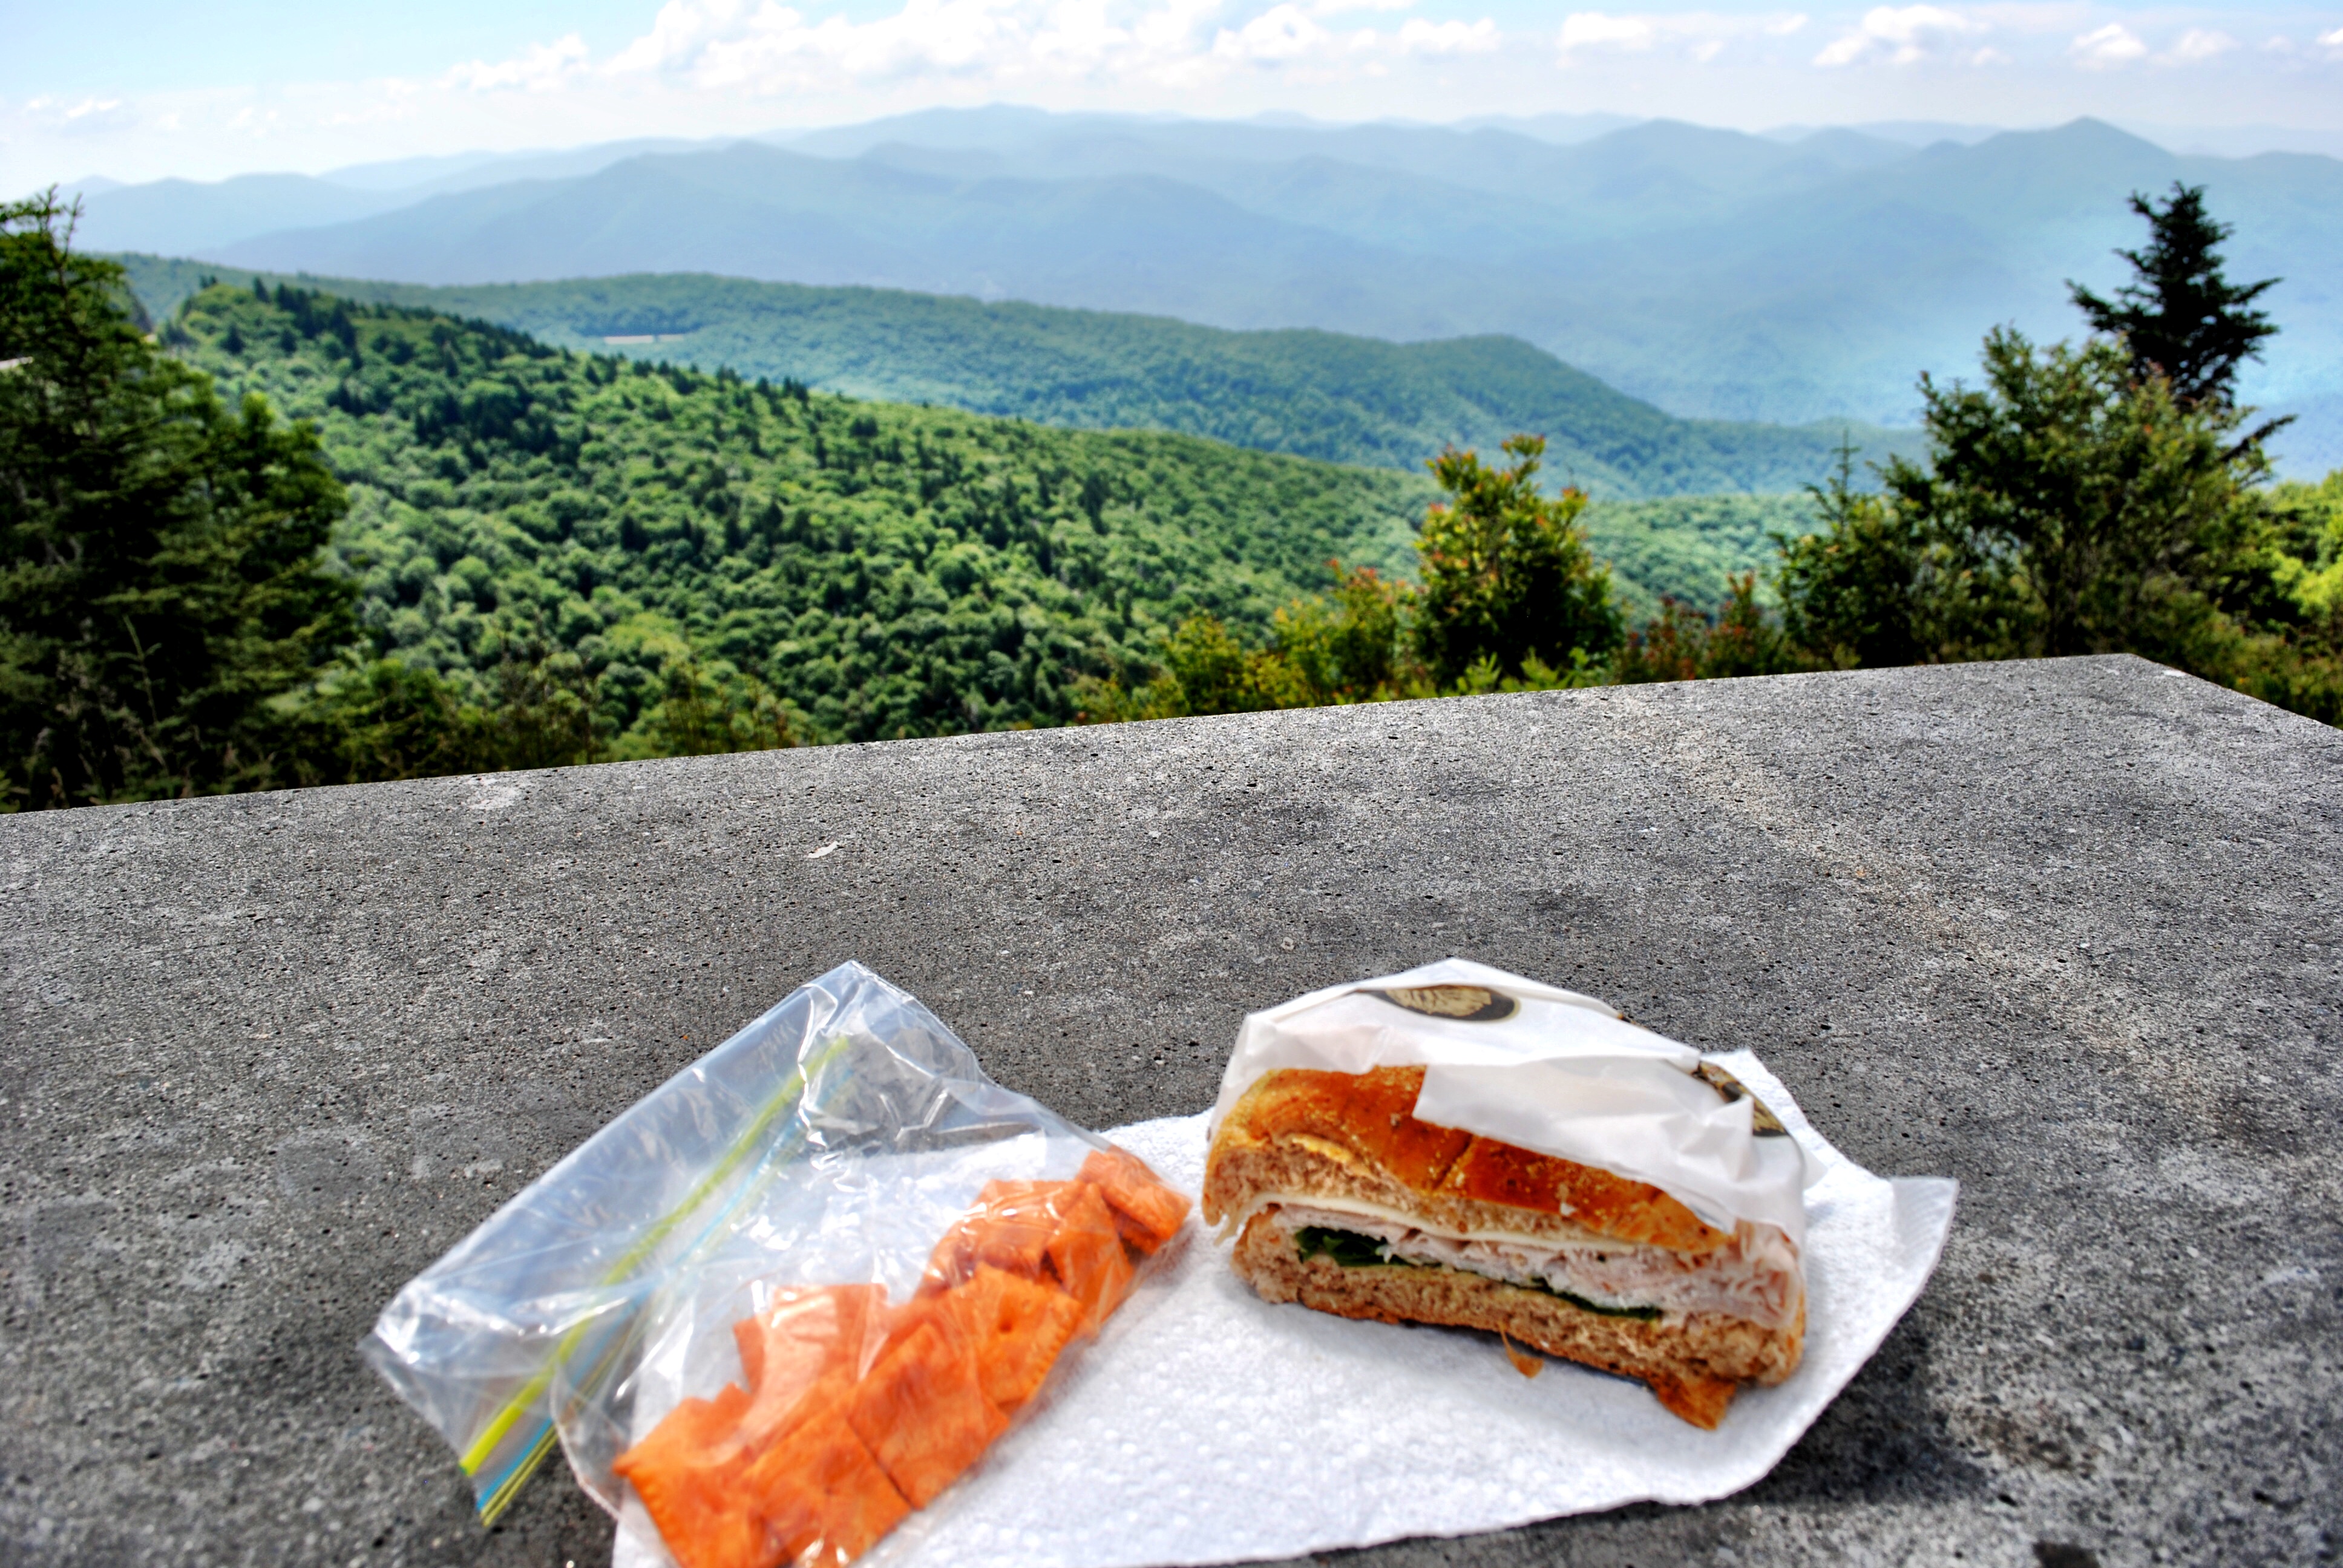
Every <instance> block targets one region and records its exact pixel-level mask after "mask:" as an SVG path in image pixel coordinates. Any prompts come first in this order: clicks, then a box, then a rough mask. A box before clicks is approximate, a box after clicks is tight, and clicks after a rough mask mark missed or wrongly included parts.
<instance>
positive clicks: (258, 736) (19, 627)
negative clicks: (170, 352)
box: [0, 192, 353, 808]
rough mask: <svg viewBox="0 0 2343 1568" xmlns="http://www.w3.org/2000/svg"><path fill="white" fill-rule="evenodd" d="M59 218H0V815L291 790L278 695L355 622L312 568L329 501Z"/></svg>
mask: <svg viewBox="0 0 2343 1568" xmlns="http://www.w3.org/2000/svg"><path fill="white" fill-rule="evenodd" d="M76 216H77V211H76V209H69V208H66V207H63V206H59V205H58V203H57V201H56V199H55V193H54V192H52V193H50V194H49V195H46V196H36V197H34V198H32V199H31V200H28V201H22V202H16V203H12V204H8V205H5V206H0V365H5V369H0V748H5V749H0V806H5V807H8V808H15V807H23V806H77V805H86V804H91V803H95V802H98V801H104V800H113V799H137V798H144V797H153V796H158V795H177V794H188V793H204V792H209V791H213V790H219V789H251V788H258V787H265V786H266V785H268V784H270V783H274V782H281V781H285V780H286V779H288V778H289V777H291V776H293V774H294V773H295V772H296V771H297V769H295V767H294V762H295V758H294V755H293V754H294V752H295V751H296V750H297V749H298V744H299V740H298V736H299V731H300V727H299V726H298V725H297V723H295V722H294V721H293V719H292V718H291V716H290V715H288V714H287V712H286V711H285V710H284V709H283V707H282V705H281V704H279V703H278V701H277V699H280V698H283V697H285V696H287V694H290V693H294V692H297V691H299V690H302V689H306V688H307V686H308V685H309V684H310V683H311V681H312V679H313V678H314V676H315V673H316V671H317V669H318V668H320V667H321V666H323V665H324V664H325V663H326V662H327V661H328V660H329V659H331V658H333V657H334V655H335V654H336V653H337V650H338V649H339V648H340V647H341V646H342V645H343V644H344V643H345V642H347V640H348V638H349V637H350V635H351V632H352V629H353V628H352V623H351V618H350V610H349V605H350V599H351V597H352V589H351V587H350V585H349V584H347V583H346V582H344V581H342V580H341V579H339V578H335V577H332V576H330V575H328V574H327V572H326V571H324V570H323V569H322V568H321V566H320V564H319V551H320V548H321V547H322V546H323V545H324V543H325V541H326V537H327V531H328V530H329V529H330V528H331V527H332V526H333V523H334V521H335V520H336V519H337V518H338V517H339V516H340V515H341V513H342V510H343V506H344V501H343V495H342V488H341V487H340V485H339V484H338V483H337V482H336V480H335V479H334V477H333V475H332V474H331V473H330V472H329V471H327V467H326V466H325V464H324V462H323V461H322V460H321V459H320V457H319V456H318V453H317V439H316V437H315V435H314V434H313V433H312V432H311V430H310V429H309V428H308V427H307V426H293V427H286V426H283V425H281V424H279V423H278V422H277V419H276V417H275V416H274V415H273V414H271V413H270V411H269V408H268V406H267V404H266V402H264V401H263V400H262V399H260V398H259V397H246V399H245V400H244V402H243V405H242V407H240V408H239V409H237V410H236V411H233V412H231V411H230V410H229V409H227V408H226V407H225V406H224V405H223V404H222V403H221V401H220V399H219V397H217V396H216V394H215V393H214V392H213V390H212V387H211V383H210V382H209V381H208V380H207V379H206V378H205V377H203V376H201V375H198V374H197V373H196V372H195V371H193V370H190V369H188V368H187V367H185V366H183V365H181V364H179V363H178V362H177V361H176V360H175V359H172V358H170V357H167V356H166V355H164V354H163V353H161V352H160V351H159V350H158V349H157V348H156V347H155V346H154V345H153V344H152V343H151V342H150V341H149V340H148V339H147V338H146V337H145V336H144V335H143V333H142V331H141V323H140V320H139V319H138V318H137V317H134V315H133V314H132V312H131V310H130V309H129V308H128V307H126V304H125V299H126V291H125V289H124V287H123V279H122V270H121V268H120V267H118V266H115V265H114V264H113V263H111V262H106V261H103V260H99V259H97V258H95V257H92V256H85V255H82V254H79V253H77V252H75V250H74V249H73V248H72V234H73V224H74V221H75V217H76Z"/></svg>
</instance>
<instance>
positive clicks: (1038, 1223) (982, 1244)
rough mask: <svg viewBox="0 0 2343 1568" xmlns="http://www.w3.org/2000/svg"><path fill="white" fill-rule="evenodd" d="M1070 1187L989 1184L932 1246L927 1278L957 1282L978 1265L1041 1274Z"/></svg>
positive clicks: (1061, 1184) (1042, 1183)
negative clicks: (1044, 1257)
mask: <svg viewBox="0 0 2343 1568" xmlns="http://www.w3.org/2000/svg"><path fill="white" fill-rule="evenodd" d="M1074 1187H1075V1184H1074V1183H1073V1182H1071V1181H988V1182H986V1183H985V1184H984V1191H982V1192H981V1193H980V1194H979V1195H978V1198H977V1202H976V1207H975V1208H973V1209H971V1210H970V1211H968V1212H967V1213H966V1214H964V1215H962V1216H961V1217H960V1221H959V1222H958V1223H957V1224H955V1225H953V1227H952V1228H951V1229H950V1231H947V1232H945V1234H944V1239H943V1240H942V1241H939V1242H937V1243H936V1251H935V1256H934V1260H933V1261H932V1262H931V1263H930V1267H929V1275H930V1278H931V1279H934V1280H937V1281H939V1282H941V1283H943V1284H946V1285H952V1284H957V1283H959V1282H960V1281H962V1280H964V1279H966V1278H968V1276H969V1275H970V1273H971V1272H973V1271H975V1269H976V1266H977V1265H978V1264H980V1263H990V1264H991V1265H992V1266H993V1267H994V1268H996V1269H1006V1270H1008V1271H1010V1272H1011V1273H1015V1274H1025V1275H1029V1276H1030V1275H1033V1274H1038V1273H1040V1272H1041V1256H1042V1251H1043V1249H1045V1248H1046V1247H1048V1246H1049V1244H1050V1238H1051V1236H1053V1235H1055V1234H1056V1233H1057V1230H1058V1225H1059V1223H1060V1221H1061V1219H1062V1218H1063V1216H1064V1213H1065V1210H1066V1205H1067V1203H1068V1202H1069V1201H1071V1198H1072V1196H1073V1192H1074Z"/></svg>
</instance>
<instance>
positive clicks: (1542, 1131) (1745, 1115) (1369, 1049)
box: [1212, 959, 1817, 1242]
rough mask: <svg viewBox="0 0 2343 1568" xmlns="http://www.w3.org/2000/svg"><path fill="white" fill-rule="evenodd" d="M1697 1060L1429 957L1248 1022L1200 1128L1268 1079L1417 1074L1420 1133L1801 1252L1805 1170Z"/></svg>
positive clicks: (1579, 1004) (1643, 1033)
mask: <svg viewBox="0 0 2343 1568" xmlns="http://www.w3.org/2000/svg"><path fill="white" fill-rule="evenodd" d="M1443 1014H1453V1015H1457V1016H1444V1015H1443ZM1703 1060H1704V1059H1703V1057H1702V1056H1701V1053H1700V1052H1699V1051H1697V1050H1694V1049H1693V1048H1692V1047H1691V1046H1688V1045H1683V1044H1679V1043H1678V1042H1676V1041H1675V1040H1670V1039H1668V1038H1667V1037H1666V1036H1665V1035H1660V1034H1654V1033H1653V1032H1652V1031H1651V1030H1648V1029H1644V1028H1642V1027H1641V1026H1639V1025H1636V1024H1633V1023H1629V1022H1628V1021H1626V1020H1624V1019H1623V1018H1621V1017H1620V1016H1619V1014H1618V1011H1617V1010H1616V1009H1614V1008H1613V1007H1612V1006H1611V1005H1610V1004H1609V1003H1607V1002H1604V1001H1598V1000H1595V999H1594V997H1591V996H1584V995H1581V994H1580V993H1579V992H1577V991H1574V990H1562V989H1560V988H1559V987H1556V986H1550V985H1544V984H1541V983H1540V982H1539V981H1536V980H1528V979H1525V978H1523V976H1521V975H1516V974H1508V973H1506V972H1505V971H1504V970H1499V969H1491V968H1490V967H1489V966H1488V965H1487V964H1476V963H1474V962H1473V961H1472V960H1469V959H1443V960H1441V961H1440V962H1438V963H1432V964H1425V965H1423V967H1421V968H1419V969H1412V970H1405V971H1404V972H1403V973H1400V974H1395V975H1386V976H1384V977H1383V978H1382V979H1381V980H1356V981H1353V982H1351V983H1349V984H1346V985H1339V986H1330V987H1328V988H1327V989H1326V990H1319V991H1312V992H1311V993H1310V994H1309V995H1307V996H1301V997H1296V998H1294V999H1293V1000H1292V1001H1289V1002H1285V1003H1282V1004H1281V1005H1279V1006H1277V1007H1273V1008H1270V1009H1268V1010H1265V1011H1262V1012H1257V1013H1252V1014H1251V1015H1249V1016H1248V1017H1247V1018H1246V1019H1245V1020H1244V1026H1243V1027H1242V1029H1240V1030H1238V1031H1237V1045H1236V1050H1235V1051H1234V1052H1232V1054H1231V1056H1230V1058H1229V1066H1228V1070H1227V1072H1225V1073H1224V1074H1223V1075H1222V1079H1221V1098H1220V1101H1219V1103H1218V1104H1216V1105H1215V1106H1213V1108H1212V1126H1213V1127H1214V1128H1216V1129H1217V1128H1218V1127H1219V1125H1220V1119H1221V1118H1222V1117H1223V1116H1226V1115H1227V1114H1228V1113H1229V1111H1230V1109H1231V1108H1232V1106H1234V1105H1235V1104H1236V1102H1237V1101H1238V1099H1239V1098H1240V1097H1241V1096H1242V1095H1243V1093H1244V1091H1246V1090H1247V1089H1248V1088H1250V1087H1251V1086H1252V1083H1253V1081H1255V1080H1256V1079H1258V1078H1260V1077H1262V1075H1263V1074H1264V1073H1268V1072H1272V1071H1275V1070H1278V1069H1281V1068H1309V1069H1314V1070H1319V1071H1324V1072H1349V1073H1359V1072H1365V1071H1366V1070H1369V1069H1370V1068H1376V1067H1417V1066H1420V1067H1422V1068H1423V1070H1424V1073H1423V1093H1422V1094H1420V1095H1419V1096H1418V1097H1417V1099H1416V1102H1415V1116H1416V1120H1418V1121H1428V1122H1431V1123H1432V1124H1433V1126H1435V1127H1453V1128H1457V1129H1459V1130H1460V1131H1465V1132H1475V1133H1479V1134H1480V1135H1481V1136H1482V1137H1483V1138H1493V1139H1496V1140H1497V1141H1500V1142H1504V1143H1512V1144H1515V1145H1517V1146H1519V1147H1521V1148H1523V1149H1534V1150H1536V1151H1538V1152H1539V1153H1541V1154H1553V1155H1556V1156H1559V1157H1560V1158H1562V1159H1564V1160H1574V1161H1578V1162H1579V1163H1580V1164H1582V1165H1594V1166H1599V1167H1601V1168H1602V1169H1604V1170H1605V1171H1617V1172H1618V1173H1619V1174H1621V1175H1623V1176H1633V1177H1636V1178H1638V1179H1640V1180H1642V1181H1648V1182H1650V1183H1651V1184H1652V1185H1653V1186H1654V1187H1657V1188H1658V1189H1660V1191H1663V1192H1665V1193H1667V1194H1668V1195H1669V1196H1670V1197H1672V1198H1674V1199H1675V1200H1676V1201H1679V1202H1681V1203H1683V1204H1684V1207H1686V1208H1688V1209H1690V1210H1691V1211H1693V1212H1694V1213H1695V1214H1697V1215H1699V1216H1700V1217H1701V1219H1703V1220H1704V1221H1707V1222H1708V1223H1709V1224H1711V1225H1714V1226H1715V1227H1716V1228H1717V1229H1719V1230H1721V1231H1730V1230H1732V1229H1733V1223H1734V1221H1735V1220H1754V1221H1757V1222H1759V1223H1761V1224H1767V1225H1774V1226H1776V1227H1778V1228H1779V1229H1780V1230H1781V1231H1782V1232H1783V1233H1784V1234H1785V1235H1786V1236H1788V1237H1789V1238H1790V1240H1791V1241H1794V1242H1795V1241H1799V1240H1801V1239H1802V1237H1803V1236H1804V1233H1805V1204H1804V1202H1803V1201H1802V1198H1801V1193H1802V1191H1803V1189H1804V1188H1805V1185H1806V1183H1807V1182H1809V1181H1812V1180H1814V1178H1815V1175H1816V1174H1817V1172H1816V1171H1815V1169H1814V1168H1813V1167H1812V1166H1811V1165H1808V1164H1805V1162H1803V1161H1802V1160H1801V1157H1800V1153H1799V1150H1798V1146H1797V1144H1796V1142H1795V1141H1794V1140H1792V1139H1789V1138H1786V1137H1781V1136H1769V1135H1768V1134H1767V1132H1766V1131H1765V1129H1763V1128H1761V1127H1760V1126H1759V1125H1758V1124H1757V1121H1756V1116H1755V1111H1756V1108H1755V1105H1753V1104H1752V1103H1751V1101H1750V1099H1749V1097H1748V1096H1747V1095H1739V1096H1732V1097H1728V1096H1727V1095H1726V1094H1725V1093H1724V1092H1722V1091H1719V1090H1718V1089H1717V1088H1716V1087H1715V1086H1713V1085H1711V1084H1709V1083H1707V1082H1704V1081H1702V1080H1701V1079H1700V1078H1699V1077H1697V1076H1696V1075H1695V1074H1696V1070H1697V1069H1698V1068H1699V1067H1700V1065H1701V1063H1702V1061H1703ZM1709 1060H1715V1059H1709ZM1759 1098H1760V1099H1762V1098H1764V1097H1763V1096H1762V1095H1761V1096H1759Z"/></svg>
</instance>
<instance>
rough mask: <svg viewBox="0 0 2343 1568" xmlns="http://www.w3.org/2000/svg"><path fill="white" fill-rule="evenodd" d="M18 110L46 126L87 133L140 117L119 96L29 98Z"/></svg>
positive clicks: (104, 130)
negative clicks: (71, 98)
mask: <svg viewBox="0 0 2343 1568" xmlns="http://www.w3.org/2000/svg"><path fill="white" fill-rule="evenodd" d="M17 112H18V113H19V114H21V115H22V116H24V117H25V118H26V119H28V120H30V121H31V122H32V123H33V124H34V125H35V126H39V127H41V128H42V129H44V130H48V131H52V132H63V133H65V134H66V135H68V136H101V135H105V134H108V133H111V132H114V131H119V130H123V129H126V128H127V127H128V126H131V125H133V124H135V123H136V120H137V117H138V116H137V112H136V110H134V109H132V108H130V107H129V106H127V105H126V104H125V103H124V102H123V101H122V100H121V99H120V98H96V97H83V98H75V99H73V100H71V101H67V100H65V99H63V98H52V97H38V98H27V99H26V100H25V104H24V106H23V107H22V108H21V109H19V110H18V111H17Z"/></svg>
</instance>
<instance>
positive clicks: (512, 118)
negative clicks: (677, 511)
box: [0, 0, 2343, 189]
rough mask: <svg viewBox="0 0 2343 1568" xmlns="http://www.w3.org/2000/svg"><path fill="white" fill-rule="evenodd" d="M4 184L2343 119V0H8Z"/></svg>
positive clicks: (1, 106) (0, 150)
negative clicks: (1352, 141) (713, 141)
mask: <svg viewBox="0 0 2343 1568" xmlns="http://www.w3.org/2000/svg"><path fill="white" fill-rule="evenodd" d="M0 37H5V38H6V39H7V40H8V47H7V48H6V49H5V50H0V188H13V189H24V188H29V187H31V186H35V185H38V184H42V183H45V182H47V181H49V180H55V179H71V178H75V177H79V176H85V175H91V174H102V175H106V176H112V177H115V178H121V179H147V178H155V177H157V176H165V175H181V176H189V177H196V178H216V177H220V176H225V175H228V174H235V173H241V172H248V171H253V170H260V169H302V170H311V171H315V170H320V169H324V168H328V167H332V166H337V165H340V164H347V163H353V162H360V161H368V160H374V159H387V158H397V157H405V156H416V155H421V154H433V153H449V152H457V151H461V150H466V149H469V148H475V147H484V148H512V147H526V146H568V145H574V144H578V143H582V142H589V141H598V140H608V139H614V138H617V137H621V136H641V135H665V136H720V135H731V134H740V133H746V132H753V131H759V130H765V129H771V128H776V127H779V126H805V125H818V124H831V123H840V122H844V121H850V120H855V119H862V118H868V117H870V116H876V115H880V114H887V113H894V112H900V111H902V110H906V109H913V108H920V107H927V106H936V105H953V104H974V103H985V102H1012V103H1026V104H1035V105H1040V106H1045V107H1053V108H1124V109H1136V110H1151V111H1174V112H1181V113H1188V114H1199V115H1232V116H1233V115H1250V114H1257V113H1261V112H1263V111H1267V110H1285V111H1290V112H1298V113H1303V114H1311V115H1315V116H1321V117H1324V118H1331V119H1372V118H1380V117H1385V116H1404V117H1411V118H1416V119H1427V120H1446V119H1455V118H1461V117H1465V116H1473V115H1482V114H1493V113H1495V114H1508V113H1510V114H1540V113H1549V112H1555V111H1562V112H1569V111H1590V110H1599V111H1604V112H1610V113H1619V114H1632V115H1669V116H1678V117H1683V118H1687V119H1694V120H1699V121H1702V122H1704V123H1708V124H1716V125H1731V126H1744V127H1747V128H1753V129H1754V128H1762V127H1764V126H1771V125H1778V124H1783V123H1791V122H1795V123H1801V124H1835V123H1851V122H1858V121H1862V120H1866V119H1885V118H1913V119H1943V120H1960V121H1967V122H1974V123H1985V124H1996V125H2044V124H2052V123H2056V122H2058V121H2062V120H2065V119H2069V118H2072V117H2074V116H2077V115H2080V114H2096V115H2099V116H2105V117H2108V118H2115V119H2123V120H2129V121H2133V122H2142V121H2145V122H2150V123H2155V124H2160V125H2166V126H2240V125H2247V124H2252V125H2259V126H2292V127H2298V128H2301V129H2304V130H2308V131H2323V132H2328V133H2343V0H2330V3H2328V4H2326V5H2293V4H2271V5H2244V4H2213V5H2205V4H2198V5H2133V4H2109V3H2104V0H1989V3H1986V4H1955V3H1951V0H1946V3H1943V4H1936V3H1930V0H1916V3H1914V4H1909V5H1896V4H1890V5H1797V4H1788V3H1785V4H1756V3H1752V0H1718V3H1715V4H1710V5H1636V4H1618V3H1614V4H1609V5H1547V4H1533V3H1530V0H1503V3H1487V0H1484V3H1480V4H1474V3H1473V0H1413V3H1411V0H838V3H835V4H824V3H822V0H797V3H796V4H794V5H788V4H782V3H781V0H666V3H665V4H659V3H658V0H590V3H578V0H571V3H566V4H559V3H554V0H508V3H507V4H502V5H482V4H479V3H478V0H470V3H468V4H458V3H455V0H407V3H405V4H402V5H397V6H383V5H346V6H337V5H331V4H324V3H319V4H314V5H308V6H305V7H300V8H293V7H286V6H283V5H260V4H256V3H255V0H207V3H206V4H203V5H186V4H185V3H184V0H181V3H176V4H171V5H164V4H159V3H155V0H126V3H118V4H115V5H107V6H105V7H102V8H100V7H76V6H64V5H54V4H45V5H31V4H26V3H25V0H5V3H0Z"/></svg>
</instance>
